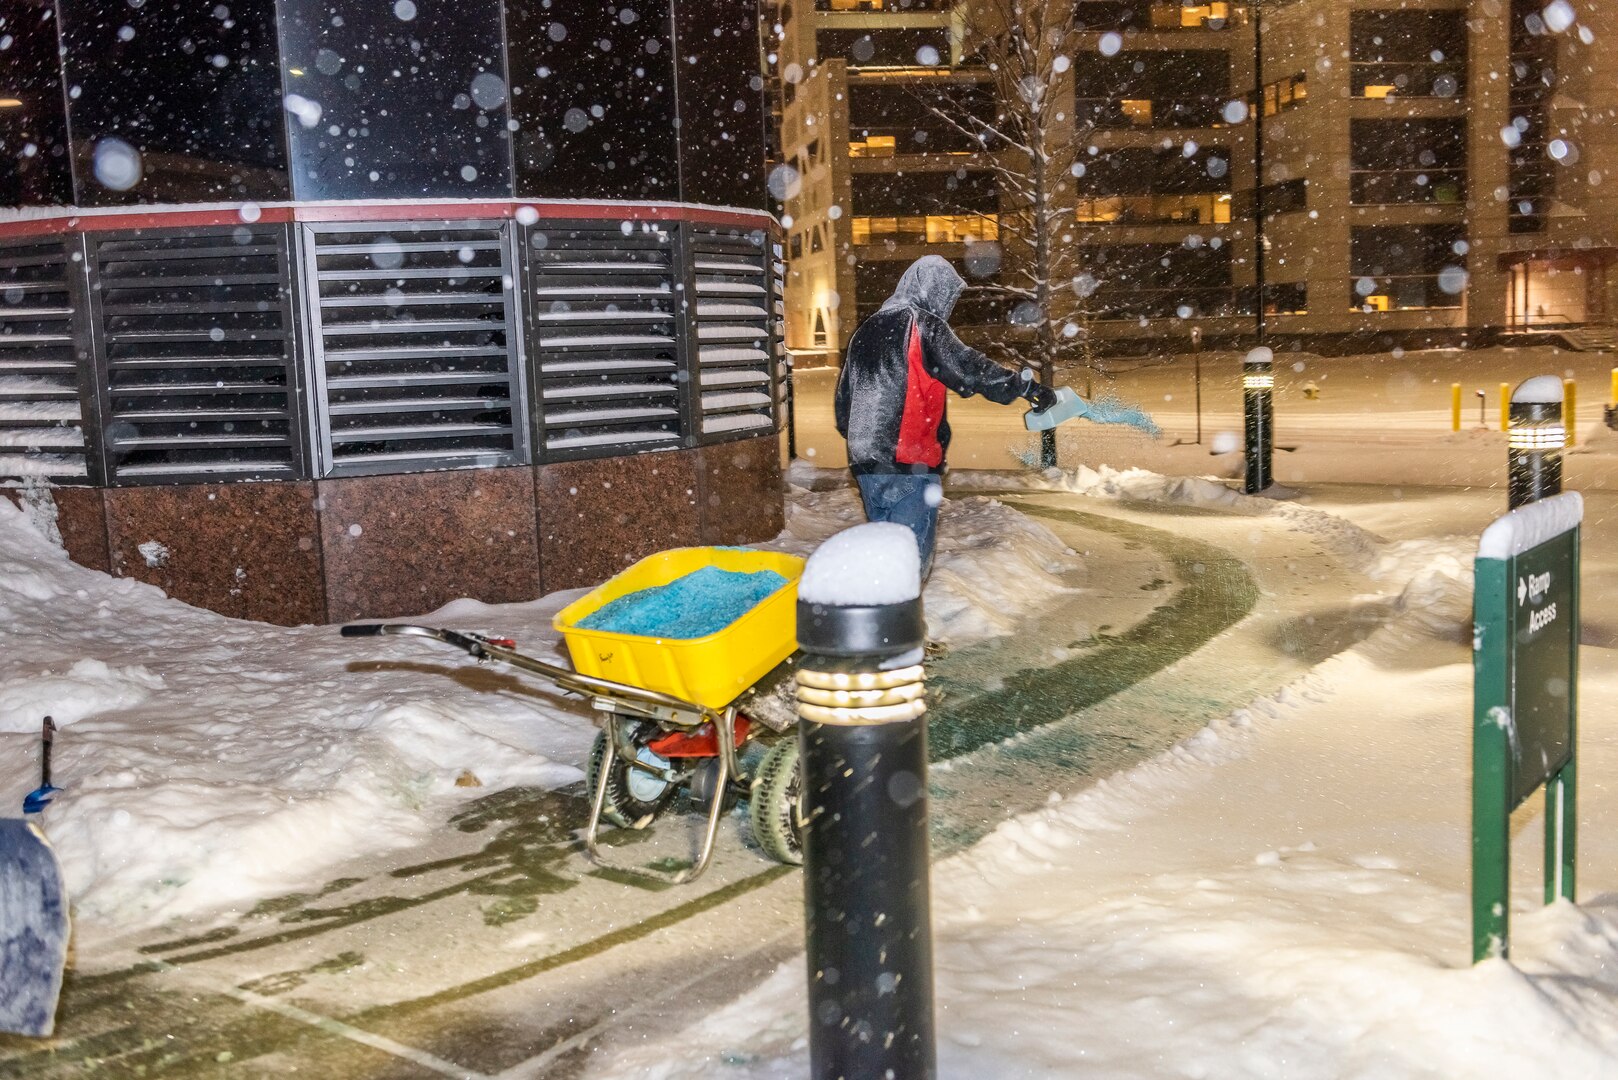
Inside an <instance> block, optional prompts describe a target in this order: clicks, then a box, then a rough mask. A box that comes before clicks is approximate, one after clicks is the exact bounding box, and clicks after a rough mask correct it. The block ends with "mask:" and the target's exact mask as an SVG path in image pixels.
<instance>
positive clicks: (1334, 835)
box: [591, 473, 1618, 1080]
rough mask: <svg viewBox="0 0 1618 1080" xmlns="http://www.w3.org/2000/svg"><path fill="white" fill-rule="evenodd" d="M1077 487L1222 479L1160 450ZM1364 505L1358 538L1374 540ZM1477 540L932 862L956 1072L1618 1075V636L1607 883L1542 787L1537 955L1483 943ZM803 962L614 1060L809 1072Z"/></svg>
mask: <svg viewBox="0 0 1618 1080" xmlns="http://www.w3.org/2000/svg"><path fill="white" fill-rule="evenodd" d="M1109 483H1110V486H1111V488H1112V490H1111V491H1108V490H1106V488H1107V487H1108V486H1109ZM1154 485H1155V491H1154V490H1152V489H1153V487H1154ZM1060 486H1066V487H1069V488H1070V489H1073V488H1090V489H1093V490H1095V492H1096V493H1097V494H1101V495H1103V496H1110V497H1120V496H1122V497H1141V496H1143V495H1155V496H1156V497H1158V498H1167V499H1170V500H1174V501H1177V500H1180V499H1185V498H1200V497H1207V498H1211V499H1216V500H1220V501H1223V497H1222V496H1219V495H1218V494H1217V492H1215V491H1213V490H1212V489H1211V488H1210V489H1207V490H1204V489H1202V488H1201V487H1199V486H1198V485H1195V484H1193V485H1192V486H1191V487H1190V489H1187V488H1186V487H1185V486H1184V485H1182V484H1178V483H1176V482H1167V483H1166V484H1165V482H1163V478H1161V477H1159V478H1156V480H1153V479H1151V478H1150V476H1149V474H1142V473H1132V474H1129V475H1127V476H1124V475H1122V474H1114V475H1113V476H1112V477H1111V478H1110V481H1108V480H1107V478H1097V477H1096V476H1094V475H1092V476H1091V477H1088V478H1086V477H1079V478H1075V479H1073V480H1071V481H1070V482H1069V483H1066V484H1063V485H1060ZM1238 498H1239V497H1238ZM1231 508H1232V509H1236V510H1238V512H1240V511H1241V510H1243V509H1246V510H1251V511H1254V512H1257V510H1256V509H1255V508H1254V507H1253V506H1252V505H1251V504H1250V503H1248V504H1242V505H1233V506H1232V507H1231ZM1279 512H1280V513H1281V514H1282V515H1283V516H1288V515H1290V516H1292V517H1293V518H1295V523H1296V524H1297V525H1299V526H1300V527H1303V528H1305V529H1309V530H1315V535H1324V534H1329V533H1330V532H1331V530H1330V529H1327V528H1326V526H1325V524H1324V523H1323V522H1321V521H1319V520H1314V519H1315V518H1316V517H1319V518H1326V517H1330V515H1324V514H1320V513H1319V512H1318V511H1311V510H1308V509H1307V508H1298V507H1293V508H1288V509H1286V510H1282V511H1279ZM1342 524H1343V528H1342V529H1341V530H1338V531H1337V532H1336V538H1337V539H1338V540H1339V541H1340V542H1342V543H1344V544H1345V545H1346V546H1349V547H1357V546H1358V544H1359V541H1358V540H1356V539H1355V535H1354V534H1355V530H1354V529H1353V526H1351V525H1348V524H1347V523H1346V522H1344V523H1342ZM1471 542H1472V541H1467V540H1465V539H1459V538H1458V539H1456V540H1454V541H1451V542H1430V541H1420V542H1407V543H1402V544H1392V545H1385V546H1383V547H1382V548H1381V549H1380V550H1379V551H1377V552H1372V551H1367V552H1366V555H1367V556H1368V558H1367V559H1366V561H1365V569H1366V570H1367V572H1368V573H1369V574H1371V575H1374V576H1378V577H1383V578H1384V579H1388V580H1392V581H1403V582H1405V583H1406V584H1405V585H1404V587H1403V589H1402V591H1401V593H1400V595H1399V597H1398V600H1397V602H1396V603H1395V604H1394V605H1393V609H1394V610H1395V611H1396V612H1397V613H1398V614H1397V615H1396V616H1395V617H1394V618H1393V619H1392V620H1391V621H1390V622H1389V623H1388V624H1387V625H1385V626H1384V627H1383V628H1382V629H1380V630H1378V631H1377V632H1375V633H1374V634H1372V635H1371V636H1370V637H1369V638H1367V639H1366V640H1365V641H1363V642H1361V643H1360V644H1359V645H1357V646H1355V647H1354V648H1352V649H1350V650H1349V651H1347V652H1345V653H1342V654H1339V655H1338V656H1336V657H1334V658H1332V659H1330V660H1327V661H1326V662H1324V663H1323V664H1321V665H1319V666H1317V667H1316V668H1315V669H1313V670H1311V671H1310V672H1309V673H1308V674H1306V675H1305V676H1303V677H1302V678H1300V679H1298V680H1296V681H1295V682H1294V683H1293V684H1291V685H1289V686H1288V687H1286V688H1285V689H1283V690H1282V691H1280V692H1279V693H1278V694H1276V695H1274V696H1273V697H1270V698H1265V699H1261V700H1259V701H1256V702H1254V703H1252V705H1251V706H1249V707H1248V708H1245V709H1242V710H1238V711H1236V712H1235V713H1233V714H1231V715H1230V716H1228V717H1226V718H1224V719H1223V720H1221V721H1219V722H1217V723H1215V724H1212V725H1210V726H1209V727H1208V728H1206V729H1205V730H1203V731H1202V732H1200V733H1199V734H1197V735H1196V736H1194V737H1192V738H1191V739H1189V740H1187V741H1186V742H1185V743H1183V744H1181V745H1180V746H1178V747H1175V748H1174V749H1172V750H1170V751H1169V752H1167V753H1165V754H1163V755H1162V756H1160V757H1159V758H1157V759H1155V760H1153V761H1152V762H1149V763H1147V764H1146V765H1143V766H1141V767H1139V768H1137V769H1134V770H1132V771H1130V772H1128V773H1125V774H1120V775H1116V776H1114V777H1112V778H1109V779H1107V780H1103V781H1100V782H1098V783H1096V784H1095V785H1094V786H1092V787H1090V788H1088V789H1087V790H1085V791H1083V792H1081V793H1080V794H1077V795H1075V796H1071V797H1068V798H1065V799H1057V800H1055V801H1053V802H1052V804H1051V805H1049V806H1048V807H1047V808H1046V809H1045V810H1043V811H1041V812H1036V813H1034V814H1030V815H1026V816H1024V817H1021V818H1019V819H1016V820H1013V821H1010V822H1007V823H1006V824H1004V825H1003V826H1001V827H1000V828H999V829H998V830H997V831H996V832H995V833H993V834H991V835H990V836H989V837H987V838H986V839H985V840H983V841H982V842H980V843H979V844H978V845H976V846H975V847H974V848H972V849H970V850H969V851H967V852H964V853H963V854H962V855H960V856H958V857H955V858H953V859H950V860H946V861H944V862H942V863H940V864H937V865H935V868H934V875H933V883H934V896H933V913H934V922H935V949H936V957H937V959H936V980H937V1004H938V1036H939V1059H940V1072H941V1075H942V1076H943V1077H945V1078H953V1080H968V1078H970V1080H1001V1078H1013V1077H1017V1078H1021V1077H1041V1078H1044V1077H1106V1078H1108V1080H1115V1078H1137V1077H1138V1078H1148V1077H1151V1078H1157V1077H1206V1078H1219V1077H1229V1078H1268V1077H1276V1078H1280V1077H1287V1078H1314V1077H1319V1078H1328V1077H1329V1078H1342V1077H1355V1078H1361V1077H1363V1078H1372V1077H1375V1078H1384V1077H1444V1078H1457V1077H1468V1078H1472V1077H1484V1078H1487V1077H1502V1078H1504V1077H1511V1078H1514V1080H1515V1078H1531V1077H1546V1078H1550V1077H1556V1078H1559V1080H1565V1078H1573V1077H1591V1078H1594V1077H1602V1076H1611V1075H1613V1074H1614V1072H1615V1071H1618V905H1614V903H1613V902H1612V899H1611V896H1610V894H1605V893H1604V892H1603V890H1604V889H1611V888H1612V887H1613V885H1614V883H1615V881H1618V876H1615V875H1614V874H1613V873H1612V872H1610V871H1609V869H1608V868H1609V867H1610V866H1612V865H1613V864H1614V859H1615V857H1618V842H1615V840H1614V838H1613V837H1612V836H1611V834H1612V833H1613V832H1614V829H1613V825H1614V823H1615V821H1618V790H1614V789H1613V787H1612V786H1611V785H1610V784H1605V783H1602V782H1600V781H1598V780H1597V779H1596V778H1597V777H1606V776H1612V775H1614V774H1615V770H1618V724H1615V723H1614V722H1613V721H1612V720H1611V719H1610V717H1608V716H1607V715H1605V714H1604V711H1603V710H1599V709H1598V708H1595V707H1592V705H1591V704H1590V703H1594V702H1600V701H1604V700H1609V699H1610V697H1611V695H1612V694H1614V693H1615V692H1618V659H1615V658H1614V656H1613V654H1612V653H1611V652H1610V651H1608V650H1597V649H1588V648H1587V649H1585V650H1584V664H1585V667H1584V675H1583V679H1582V689H1581V694H1582V698H1583V700H1584V701H1585V702H1586V703H1587V704H1586V707H1585V709H1584V710H1583V716H1582V727H1581V759H1580V761H1581V765H1580V769H1581V777H1583V778H1584V780H1585V783H1584V785H1583V788H1582V790H1581V799H1582V802H1581V804H1580V814H1581V818H1582V821H1583V827H1582V829H1581V833H1580V843H1581V845H1582V850H1581V854H1580V871H1581V874H1582V875H1583V878H1582V883H1581V886H1580V897H1581V899H1582V900H1583V901H1584V903H1583V905H1582V906H1580V907H1573V906H1571V905H1568V904H1566V903H1559V904H1557V905H1555V906H1553V907H1549V908H1545V907H1541V906H1540V891H1541V886H1540V882H1539V875H1540V864H1539V841H1538V838H1539V836H1540V835H1541V833H1542V822H1541V820H1540V819H1539V817H1538V806H1539V805H1540V804H1539V803H1537V802H1530V804H1529V807H1531V808H1532V809H1525V810H1524V811H1523V812H1522V813H1521V814H1519V815H1518V817H1517V819H1516V822H1515V823H1516V825H1517V828H1516V829H1515V830H1514V831H1515V833H1516V835H1517V837H1518V841H1517V844H1516V851H1515V860H1516V865H1515V874H1514V883H1515V885H1516V890H1515V894H1514V897H1515V902H1514V916H1513V950H1514V951H1513V964H1508V963H1506V962H1504V961H1489V962H1487V963H1485V964H1483V965H1480V966H1478V967H1476V968H1473V967H1472V966H1471V964H1470V924H1469V918H1470V916H1469V911H1470V909H1469V894H1468V889H1469V864H1468V859H1469V853H1468V830H1469V798H1470V786H1469V785H1470V760H1471V756H1470V715H1471V714H1470V708H1471V666H1470V656H1469V654H1468V652H1467V650H1466V647H1465V642H1466V641H1468V640H1469V634H1468V633H1467V630H1468V623H1469V618H1470V607H1469V605H1470V585H1471V583H1470V566H1469V561H1470V551H1469V550H1468V548H1469V545H1470V543H1471ZM1011 898H1015V899H1014V901H1013V900H1012V899H1011ZM1513 965H1514V966H1513ZM804 984H805V975H804V972H803V969H802V964H801V959H800V960H799V961H797V962H794V963H790V964H787V965H786V966H784V967H783V968H782V969H781V970H780V971H778V972H777V973H776V974H775V975H774V976H773V977H772V978H770V979H769V980H767V981H766V982H765V983H764V984H762V985H761V986H759V987H758V988H757V989H756V990H754V991H753V992H751V993H749V994H747V995H745V996H744V997H743V998H741V999H740V1000H738V1001H736V1002H734V1003H733V1004H732V1005H730V1006H728V1007H726V1008H724V1009H721V1010H719V1011H718V1012H717V1013H715V1015H714V1016H713V1017H712V1018H711V1019H710V1020H709V1021H708V1022H706V1023H704V1024H703V1025H701V1026H700V1027H699V1028H698V1029H696V1030H693V1031H690V1032H687V1033H684V1034H682V1035H680V1036H678V1037H676V1038H674V1039H671V1040H670V1041H669V1042H668V1043H666V1044H663V1045H653V1046H648V1047H645V1048H644V1049H635V1050H632V1051H629V1052H626V1053H625V1054H623V1055H621V1056H620V1057H618V1058H616V1059H614V1060H611V1061H603V1062H601V1063H599V1065H598V1066H597V1069H596V1071H595V1072H594V1073H592V1074H591V1075H599V1076H604V1077H605V1076H613V1077H646V1078H656V1080H677V1078H687V1077H699V1076H700V1077H705V1078H712V1077H736V1078H738V1080H763V1078H776V1077H781V1078H785V1077H795V1076H801V1075H803V1073H804V1070H805V1067H806V1066H805V1059H806V1049H805V1045H806V1044H805V1035H804V1033H805V1029H806V1023H805V1019H806V1014H807V1006H806V1003H805V995H804Z"/></svg>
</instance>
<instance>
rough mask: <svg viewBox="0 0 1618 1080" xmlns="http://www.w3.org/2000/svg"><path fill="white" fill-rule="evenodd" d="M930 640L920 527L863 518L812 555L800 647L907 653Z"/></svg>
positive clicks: (801, 602) (803, 592) (802, 590)
mask: <svg viewBox="0 0 1618 1080" xmlns="http://www.w3.org/2000/svg"><path fill="white" fill-rule="evenodd" d="M926 641H927V626H926V622H925V620H924V619H923V618H922V611H921V553H920V550H919V549H918V547H917V544H916V534H915V533H913V532H911V531H910V529H908V528H906V527H905V526H903V525H896V524H893V523H892V522H871V523H870V524H868V525H856V526H855V527H854V528H852V529H845V530H843V531H842V532H840V533H838V534H836V535H835V536H833V537H831V538H830V539H829V540H827V541H826V542H825V543H823V544H821V545H820V547H818V548H816V549H815V552H814V554H813V555H811V556H809V561H808V563H807V564H806V565H805V566H804V570H803V577H802V578H801V579H800V580H799V582H798V647H799V648H800V649H802V650H803V651H804V652H806V653H810V654H812V655H817V656H841V657H872V658H876V659H883V658H889V657H896V656H901V655H903V654H905V653H910V652H914V651H915V650H917V649H920V648H921V647H922V646H923V645H924V644H925V643H926Z"/></svg>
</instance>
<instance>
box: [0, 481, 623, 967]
mask: <svg viewBox="0 0 1618 1080" xmlns="http://www.w3.org/2000/svg"><path fill="white" fill-rule="evenodd" d="M50 525H51V522H50V520H49V516H48V515H43V516H41V515H39V514H38V513H35V514H33V515H30V514H29V513H27V512H24V511H20V510H18V509H16V508H14V507H13V506H12V505H11V504H10V503H8V502H4V501H0V807H3V808H4V809H0V813H14V812H15V811H16V808H17V807H18V806H19V805H20V803H21V800H22V796H23V794H24V793H25V792H27V791H29V790H30V789H32V788H33V787H34V786H36V785H37V784H38V782H39V774H38V768H39V765H38V744H39V728H40V719H41V717H43V716H45V715H50V716H52V717H54V718H55V720H56V722H57V724H58V725H60V726H61V727H62V728H63V730H62V731H61V732H60V733H59V734H58V735H57V738H56V753H55V762H54V765H55V768H54V779H55V781H56V783H57V784H59V785H60V786H62V787H63V788H64V789H65V791H64V793H63V794H62V795H61V796H59V797H58V798H57V801H56V802H55V804H54V805H53V806H52V807H51V809H50V810H48V811H47V812H46V814H45V816H44V817H45V827H46V829H47V831H48V832H49V834H50V836H51V840H52V842H53V843H54V844H55V846H56V849H57V852H58V854H59V855H60V857H61V859H62V864H63V869H64V871H65V873H66V876H67V882H68V888H69V891H70V894H71V896H72V897H73V901H74V906H75V915H76V917H77V920H78V921H77V930H76V932H77V933H78V934H79V935H80V937H81V939H85V940H88V939H94V938H96V937H99V936H103V935H106V934H109V933H112V932H116V931H120V930H123V929H129V928H137V927H142V926H148V925H152V924H156V923H160V922H162V921H164V920H165V919H168V918H170V917H172V916H177V915H183V914H189V913H195V912H208V911H214V910H218V909H224V908H229V907H231V906H232V905H241V904H246V903H249V902H251V901H253V900H256V899H257V898H259V897H262V896H264V895H266V894H273V893H277V892H286V891H293V890H296V889H299V888H304V887H307V886H310V885H318V884H320V883H322V882H323V881H324V880H325V878H326V877H327V876H329V871H330V870H331V868H333V867H335V866H338V865H340V864H342V863H344V862H346V861H347V860H349V859H352V858H353V857H355V856H356V855H359V854H364V853H367V852H372V851H378V850H385V849H388V848H392V847H401V846H407V845H410V844H414V843H416V842H417V841H418V840H419V839H420V838H421V837H423V836H424V835H426V834H427V833H428V832H429V831H430V830H431V829H434V828H437V827H438V826H439V825H440V823H441V822H442V820H443V818H444V817H445V816H447V814H448V813H449V812H450V811H451V809H452V808H453V806H454V805H455V804H457V803H459V802H461V801H464V800H465V799H466V798H467V797H469V796H470V795H475V794H479V793H481V792H480V791H479V789H477V788H465V787H457V786H456V783H455V781H456V779H457V777H459V776H461V774H462V773H471V774H472V775H473V776H475V777H476V778H477V780H478V782H479V783H481V784H482V785H484V790H487V789H488V788H492V787H498V786H505V785H510V784H537V785H541V786H547V787H549V786H555V785H558V784H564V783H568V782H570V781H572V780H574V779H576V778H577V777H578V776H579V775H580V774H579V770H578V769H577V768H575V767H574V766H573V765H572V764H565V763H570V762H577V761H580V760H582V758H583V755H584V749H585V748H586V747H587V746H588V742H589V739H590V737H591V736H592V734H593V729H592V728H591V726H590V724H589V721H588V719H587V718H586V717H585V716H583V715H580V714H579V713H577V712H576V711H574V707H571V706H568V705H564V704H562V703H561V702H560V701H557V702H556V703H555V704H554V705H552V704H550V703H547V702H546V701H545V699H543V698H540V699H535V698H533V697H529V696H526V695H524V696H518V695H514V694H511V693H508V692H506V691H505V690H504V689H503V687H502V684H500V683H499V682H498V681H497V680H487V679H480V678H478V676H480V675H481V674H482V672H481V671H479V669H477V667H476V665H475V662H472V661H470V660H469V659H467V660H462V659H461V658H460V657H459V654H456V653H449V652H446V653H445V654H438V653H436V652H432V651H430V650H428V651H424V650H423V649H422V648H421V647H420V645H418V644H403V643H400V642H377V643H371V642H366V643H364V644H356V643H354V642H352V641H348V640H344V639H340V638H339V637H338V636H337V633H336V630H335V628H332V627H299V628H295V629H285V628H281V627H275V626H267V625H264V624H260V623H247V622H239V621H235V620H231V619H227V618H224V617H223V616H219V615H215V614H213V613H211V612H207V611H202V610H199V609H196V608H192V607H188V606H186V605H184V604H181V603H179V602H177V601H174V600H171V599H169V598H167V597H165V596H164V595H163V594H162V592H160V591H159V590H157V589H155V588H153V587H151V586H148V585H144V584H140V583H138V582H134V581H130V580H127V579H113V578H109V577H108V576H106V575H105V574H100V573H96V572H94V571H91V570H87V569H84V568H83V567H80V566H77V565H75V564H73V563H71V562H69V561H68V560H67V557H66V555H65V554H64V553H63V552H62V551H61V549H60V548H59V547H57V546H55V545H54V544H53V543H52V542H51V541H50V540H49V539H47V537H46V534H45V532H44V531H42V530H44V529H48V528H49V527H50ZM561 599H564V598H557V599H556V600H554V601H548V602H540V603H537V604H533V605H521V606H514V607H510V608H504V609H500V610H499V612H498V614H497V615H496V614H493V609H489V608H485V607H483V606H482V605H472V607H471V609H470V610H466V611H465V614H464V615H463V616H461V618H462V619H464V620H465V621H460V619H457V618H456V617H455V616H454V615H453V614H450V613H448V612H446V614H445V615H444V616H443V617H444V618H445V620H446V621H447V622H449V623H450V624H451V625H462V626H468V627H484V628H498V629H499V630H501V631H502V632H509V633H513V634H515V635H517V636H518V637H519V638H528V639H534V641H533V642H532V643H533V644H540V645H543V644H545V643H546V642H548V640H549V638H550V636H551V635H550V631H549V628H548V624H549V619H550V615H551V613H552V612H553V611H554V610H556V608H557V607H559V606H560V603H559V601H560V600H561ZM491 615H493V617H494V618H497V619H498V620H499V621H498V622H494V623H491V622H485V621H482V620H484V619H488V618H490V617H491ZM536 714H537V715H536ZM536 720H537V721H538V722H537V723H536Z"/></svg>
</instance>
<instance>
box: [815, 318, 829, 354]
mask: <svg viewBox="0 0 1618 1080" xmlns="http://www.w3.org/2000/svg"><path fill="white" fill-rule="evenodd" d="M813 345H814V347H815V348H817V349H824V348H826V347H828V346H829V345H831V333H830V331H828V330H827V329H826V312H825V309H824V308H815V329H814V336H813Z"/></svg>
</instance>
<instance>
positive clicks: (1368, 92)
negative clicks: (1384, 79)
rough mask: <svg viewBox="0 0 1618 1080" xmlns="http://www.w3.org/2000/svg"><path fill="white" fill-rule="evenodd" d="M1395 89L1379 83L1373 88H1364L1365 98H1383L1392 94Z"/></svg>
mask: <svg viewBox="0 0 1618 1080" xmlns="http://www.w3.org/2000/svg"><path fill="white" fill-rule="evenodd" d="M1395 89H1396V87H1393V86H1388V85H1385V84H1381V83H1379V84H1377V85H1374V86H1367V87H1366V88H1365V96H1366V97H1368V98H1378V99H1380V98H1385V97H1387V96H1389V95H1390V94H1392V93H1393V92H1394V90H1395Z"/></svg>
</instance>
